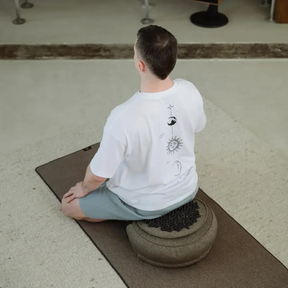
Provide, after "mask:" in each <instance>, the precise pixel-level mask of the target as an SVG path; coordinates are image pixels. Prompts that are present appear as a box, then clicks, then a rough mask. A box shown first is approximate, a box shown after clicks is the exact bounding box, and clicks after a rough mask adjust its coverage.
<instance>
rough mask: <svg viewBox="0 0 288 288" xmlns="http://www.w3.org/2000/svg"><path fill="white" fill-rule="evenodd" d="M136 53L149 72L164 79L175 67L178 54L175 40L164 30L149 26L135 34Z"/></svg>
mask: <svg viewBox="0 0 288 288" xmlns="http://www.w3.org/2000/svg"><path fill="white" fill-rule="evenodd" d="M135 47H136V52H137V53H138V55H139V57H141V58H142V60H143V61H144V62H145V64H146V65H147V66H148V68H149V69H150V71H151V72H152V73H153V74H154V75H155V76H156V77H158V78H159V79H161V80H164V79H166V78H167V77H168V76H169V74H170V73H171V72H172V70H173V69H174V67H175V64H176V60H177V53H178V45H177V40H176V38H175V37H174V36H173V35H172V34H171V33H170V32H169V31H167V30H166V29H164V28H162V27H159V26H156V25H150V26H146V27H143V28H141V29H140V30H139V31H138V33H137V40H136V45H135Z"/></svg>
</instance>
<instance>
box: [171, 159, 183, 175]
mask: <svg viewBox="0 0 288 288" xmlns="http://www.w3.org/2000/svg"><path fill="white" fill-rule="evenodd" d="M172 167H176V169H177V170H176V171H177V174H175V176H179V175H180V174H181V172H182V164H181V162H180V161H178V160H176V161H175V162H174V163H173V165H172Z"/></svg>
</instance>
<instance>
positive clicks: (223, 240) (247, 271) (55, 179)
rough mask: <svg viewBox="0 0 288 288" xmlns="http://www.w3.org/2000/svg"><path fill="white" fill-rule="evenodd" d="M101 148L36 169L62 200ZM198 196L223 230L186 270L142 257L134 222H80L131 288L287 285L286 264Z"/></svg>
mask: <svg viewBox="0 0 288 288" xmlns="http://www.w3.org/2000/svg"><path fill="white" fill-rule="evenodd" d="M98 147H99V144H95V145H92V146H90V147H88V148H85V149H83V150H80V151H77V152H75V153H73V154H70V155H67V156H65V157H62V158H60V159H57V160H54V161H52V162H50V163H48V164H45V165H43V166H40V167H38V168H37V169H36V171H37V172H38V174H39V175H40V176H41V177H42V179H43V180H44V181H45V182H46V184H47V185H48V186H49V187H50V189H51V190H52V191H53V192H54V194H55V195H56V196H57V197H58V198H59V200H61V198H62V196H63V194H64V193H66V192H67V191H68V190H69V188H70V187H71V186H74V185H75V184H76V182H79V181H82V180H83V177H84V174H85V170H86V167H87V165H88V164H89V162H90V161H91V159H92V157H93V155H94V154H95V153H96V151H97V149H98ZM197 197H198V198H200V199H202V200H204V201H205V202H206V203H207V204H208V205H210V207H211V208H212V209H213V211H214V212H215V215H216V217H217V220H218V234H217V237H216V241H215V243H214V245H213V246H212V249H211V251H210V253H209V254H208V256H206V258H204V259H203V260H201V261H200V262H198V263H197V264H194V265H192V266H188V267H185V268H176V269H171V268H158V267H154V266H151V265H149V264H147V263H145V262H142V261H141V260H139V259H137V258H136V256H135V254H134V252H133V251H132V249H131V246H130V243H129V241H128V239H127V236H126V232H125V228H126V225H127V224H128V222H124V221H107V222H103V223H88V222H85V221H78V224H79V225H80V227H81V228H82V229H83V231H84V232H85V233H86V234H87V235H88V236H89V237H90V239H91V241H92V242H93V243H94V244H95V245H96V246H97V248H98V249H99V250H100V251H101V252H102V254H103V255H104V256H105V258H106V259H107V260H108V261H109V262H110V264H111V265H112V267H113V268H114V269H115V270H116V271H117V273H118V274H119V275H120V277H121V278H122V280H123V281H124V282H125V283H126V285H127V286H128V287H131V288H154V287H165V288H170V287H171V288H177V287H179V288H188V287H189V288H194V287H195V288H214V287H215V288H216V287H217V288H218V287H219V288H234V287H235V288H236V287H237V288H238V287H239V288H287V287H288V270H287V269H286V268H285V266H284V265H282V264H281V263H280V262H279V261H278V260H277V259H276V258H275V257H274V256H273V255H272V254H270V253H269V252H268V251H267V250H266V249H265V248H264V247H263V246H262V245H261V244H260V243H259V242H257V241H256V240H255V239H254V238H253V237H252V236H251V235H250V234H249V233H248V232H247V231H246V230H245V229H244V228H243V227H241V226H240V225H239V224H238V223H237V222H236V221H235V220H234V219H233V218H232V217H231V216H229V215H228V214H227V213H226V212H225V211H224V210H223V209H222V208H221V207H220V206H219V205H218V204H217V203H216V202H214V201H213V200H212V199H211V198H209V197H208V196H207V195H206V194H205V193H204V192H203V191H201V190H199V192H198V194H197Z"/></svg>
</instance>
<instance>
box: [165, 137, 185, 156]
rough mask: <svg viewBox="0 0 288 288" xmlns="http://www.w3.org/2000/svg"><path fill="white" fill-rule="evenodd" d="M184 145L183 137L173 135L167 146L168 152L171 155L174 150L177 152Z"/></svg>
mask: <svg viewBox="0 0 288 288" xmlns="http://www.w3.org/2000/svg"><path fill="white" fill-rule="evenodd" d="M182 145H183V142H182V140H181V138H179V137H172V138H171V139H169V141H168V143H167V146H166V148H167V153H168V154H170V155H171V154H173V153H174V152H177V151H178V150H180V147H181V146H182Z"/></svg>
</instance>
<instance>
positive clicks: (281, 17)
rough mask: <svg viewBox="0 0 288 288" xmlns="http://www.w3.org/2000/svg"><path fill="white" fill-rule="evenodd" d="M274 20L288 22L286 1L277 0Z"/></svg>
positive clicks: (287, 2)
mask: <svg viewBox="0 0 288 288" xmlns="http://www.w3.org/2000/svg"><path fill="white" fill-rule="evenodd" d="M275 22H276V23H281V24H284V23H288V1H287V0H277V1H276V5H275Z"/></svg>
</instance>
